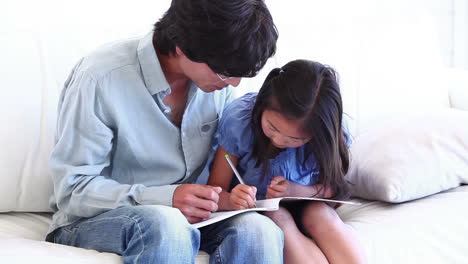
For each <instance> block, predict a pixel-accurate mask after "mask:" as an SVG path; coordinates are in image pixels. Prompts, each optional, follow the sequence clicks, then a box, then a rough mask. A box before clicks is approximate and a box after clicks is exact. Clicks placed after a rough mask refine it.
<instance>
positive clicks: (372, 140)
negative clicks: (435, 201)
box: [347, 109, 468, 203]
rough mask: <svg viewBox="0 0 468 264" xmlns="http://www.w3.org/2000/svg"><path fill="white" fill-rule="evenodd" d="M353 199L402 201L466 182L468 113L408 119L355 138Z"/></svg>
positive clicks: (439, 113)
mask: <svg viewBox="0 0 468 264" xmlns="http://www.w3.org/2000/svg"><path fill="white" fill-rule="evenodd" d="M351 154H352V156H351V158H352V162H351V167H350V170H349V173H348V175H347V177H348V180H349V181H350V182H352V183H353V184H354V186H353V195H354V196H357V197H361V198H365V199H372V200H380V201H386V202H393V203H398V202H405V201H409V200H413V199H418V198H421V197H424V196H427V195H431V194H434V193H437V192H440V191H443V190H447V189H450V188H454V187H457V186H459V185H460V184H462V183H468V112H466V111H462V110H456V109H445V110H439V111H433V112H431V113H427V114H424V115H416V114H415V115H408V116H406V117H405V118H403V117H399V118H398V119H395V120H391V121H388V122H387V123H386V124H385V125H383V126H381V127H379V128H378V129H373V130H369V131H368V132H367V133H363V134H361V135H360V136H359V137H358V138H356V140H355V143H354V145H353V146H352V148H351Z"/></svg>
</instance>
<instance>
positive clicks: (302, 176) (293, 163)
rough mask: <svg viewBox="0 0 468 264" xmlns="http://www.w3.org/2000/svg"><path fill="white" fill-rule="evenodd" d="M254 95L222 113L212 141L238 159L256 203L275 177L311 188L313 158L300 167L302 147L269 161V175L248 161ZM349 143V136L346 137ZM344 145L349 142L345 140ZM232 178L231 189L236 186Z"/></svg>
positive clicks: (316, 174) (314, 178)
mask: <svg viewBox="0 0 468 264" xmlns="http://www.w3.org/2000/svg"><path fill="white" fill-rule="evenodd" d="M256 98H257V93H248V94H246V95H244V96H242V97H240V98H238V99H236V100H234V101H233V102H232V103H231V104H230V105H229V106H227V107H226V109H225V110H224V111H223V116H222V118H221V121H220V123H219V127H218V131H217V133H216V139H217V141H218V144H219V145H220V146H222V147H223V148H224V149H225V150H226V152H228V153H229V154H231V155H233V156H236V157H238V158H239V162H238V164H237V170H238V171H239V173H240V175H241V176H242V178H243V179H244V182H245V184H247V185H251V186H256V187H257V199H265V195H266V186H267V185H268V184H269V183H270V181H271V179H273V177H275V176H283V177H284V178H286V179H287V180H289V181H292V182H295V183H298V184H301V185H309V186H310V185H314V184H316V183H317V182H318V180H319V170H318V168H317V166H316V160H315V157H314V156H313V155H310V156H309V161H308V162H306V163H305V167H304V166H303V164H304V162H303V161H304V158H305V155H304V146H301V147H298V148H287V149H285V150H284V151H283V152H281V153H279V154H278V155H277V156H276V157H275V158H273V159H270V160H269V162H270V171H267V172H266V175H265V176H263V175H262V166H259V167H258V168H255V162H256V159H254V158H252V151H253V142H254V134H253V130H252V127H251V117H252V110H253V107H254V104H255V99H256ZM346 138H347V139H349V138H350V137H349V136H346ZM347 141H348V142H347V143H348V145H349V143H350V140H347ZM237 183H238V182H237V179H236V178H235V177H233V186H234V185H235V184H237Z"/></svg>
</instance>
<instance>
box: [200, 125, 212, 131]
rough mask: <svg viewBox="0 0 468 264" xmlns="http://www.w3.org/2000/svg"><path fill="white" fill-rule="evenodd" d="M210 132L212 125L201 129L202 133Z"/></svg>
mask: <svg viewBox="0 0 468 264" xmlns="http://www.w3.org/2000/svg"><path fill="white" fill-rule="evenodd" d="M208 130H210V125H204V126H202V128H201V131H203V132H207V131H208Z"/></svg>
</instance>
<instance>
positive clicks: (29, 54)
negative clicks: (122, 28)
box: [0, 7, 468, 264]
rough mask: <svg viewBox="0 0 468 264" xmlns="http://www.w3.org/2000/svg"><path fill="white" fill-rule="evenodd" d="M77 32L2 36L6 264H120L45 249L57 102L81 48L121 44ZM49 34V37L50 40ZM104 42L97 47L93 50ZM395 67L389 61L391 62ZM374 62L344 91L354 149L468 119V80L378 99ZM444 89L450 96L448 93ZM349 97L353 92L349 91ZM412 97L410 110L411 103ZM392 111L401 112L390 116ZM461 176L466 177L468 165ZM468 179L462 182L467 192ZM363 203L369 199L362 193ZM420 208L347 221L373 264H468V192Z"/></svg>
mask: <svg viewBox="0 0 468 264" xmlns="http://www.w3.org/2000/svg"><path fill="white" fill-rule="evenodd" d="M101 8H102V9H104V7H101ZM161 10H164V8H161ZM150 18H151V19H152V17H150ZM28 26H29V25H28ZM69 26H71V27H72V29H70V31H67V30H64V31H53V30H54V29H50V31H49V32H40V31H37V32H31V31H29V30H24V28H26V27H25V25H20V26H18V27H17V28H16V29H15V30H9V31H6V32H0V40H1V43H2V49H0V57H1V58H2V61H1V62H0V72H1V78H0V87H1V88H0V89H1V96H0V110H1V115H0V123H1V124H2V126H1V128H0V146H1V149H0V183H1V184H0V263H99V264H105V263H121V258H120V256H117V255H115V254H109V253H100V252H97V251H93V250H85V249H79V248H74V247H68V246H62V245H57V244H51V243H47V242H44V236H45V233H46V231H47V229H48V226H49V224H50V221H51V212H50V208H49V207H48V199H49V197H50V194H51V193H52V183H51V180H50V178H49V176H48V171H47V166H48V157H49V153H50V151H51V149H52V146H53V135H54V128H55V118H56V107H57V100H58V94H59V92H60V89H61V88H62V83H63V81H64V79H65V77H66V75H67V74H68V72H69V71H70V69H71V66H72V65H73V64H74V63H75V62H76V61H77V59H78V58H79V57H80V56H82V55H84V53H85V52H84V50H86V51H87V49H83V48H81V49H80V48H78V49H77V47H83V46H86V47H88V46H91V44H90V43H92V44H93V45H94V43H96V42H100V43H102V42H104V41H108V40H112V38H110V36H112V34H107V35H106V36H107V37H106V38H104V37H103V36H102V35H99V33H102V32H86V31H87V29H89V28H88V27H86V26H85V28H84V29H80V27H78V26H77V25H69ZM73 26H76V27H73ZM405 28H407V26H406V25H405ZM80 30H81V31H80ZM280 30H281V28H280ZM103 31H104V30H103ZM137 31H138V30H137ZM44 34H45V35H48V36H49V38H48V39H47V40H45V39H44ZM67 34H68V35H67ZM386 34H388V32H386ZM286 35H287V34H286ZM64 36H65V37H64ZM97 36H99V39H98V40H97V39H94V42H92V41H90V40H89V38H92V37H97ZM115 36H117V35H115ZM118 36H119V37H121V36H120V35H118ZM389 39H390V38H389ZM382 41H388V39H383V40H382ZM421 42H423V40H421ZM88 44H89V45H88ZM286 44H287V43H286V42H285V41H283V42H282V44H281V45H279V48H280V49H282V50H284V51H281V50H279V53H278V55H277V57H276V58H275V59H274V60H273V62H271V63H273V64H276V65H281V64H282V63H281V64H280V63H279V61H281V59H282V58H287V59H289V57H288V56H284V55H283V54H285V52H286V51H287V50H288V48H287V47H285V46H286ZM78 51H79V52H78ZM376 52H380V51H378V50H377V51H376ZM419 55H420V56H421V57H424V56H425V55H427V54H422V53H421V54H419ZM281 56H283V57H281ZM390 57H391V55H388V54H387V58H386V59H391V58H390ZM351 59H352V58H351ZM373 59H374V58H373V57H372V53H369V55H368V57H367V58H366V60H365V61H363V62H361V64H360V67H359V69H360V70H361V72H352V74H355V73H356V74H357V75H360V77H362V78H361V81H360V82H359V83H360V85H359V86H358V87H357V86H356V87H354V88H352V85H351V84H350V83H354V82H353V81H354V79H353V78H352V77H350V75H349V74H348V75H346V71H340V73H342V76H344V78H343V81H344V82H343V85H342V86H343V90H344V91H343V93H344V94H345V99H346V107H347V111H348V112H351V113H352V115H353V116H354V117H356V120H355V121H356V122H355V124H352V125H353V127H354V129H353V130H354V131H355V132H356V133H355V136H356V140H355V144H359V142H360V141H362V140H365V138H366V137H365V136H361V135H365V133H366V132H369V131H371V129H370V127H372V126H380V125H383V124H384V123H385V122H386V121H389V120H391V119H392V118H396V119H398V118H404V117H405V116H406V114H408V113H410V112H419V111H422V112H424V110H427V109H430V108H450V107H453V108H458V109H463V110H465V111H468V77H467V76H468V74H467V73H466V72H464V71H460V72H457V71H444V73H443V74H441V75H442V76H443V77H444V82H442V83H438V82H432V79H431V81H421V80H422V79H424V76H426V75H427V76H428V77H431V78H432V77H433V76H430V75H431V74H434V72H432V71H427V72H425V71H422V72H420V73H419V74H414V72H412V73H411V74H403V75H404V77H405V80H404V81H406V84H407V86H408V82H407V81H408V80H410V82H409V84H410V85H409V86H412V87H410V88H408V87H400V88H397V87H392V85H395V84H398V85H399V84H400V81H397V82H395V83H391V82H390V83H388V82H386V83H379V86H382V87H385V89H382V90H375V86H376V85H375V84H376V82H374V81H377V80H378V79H379V78H380V77H381V76H384V75H385V72H386V71H387V70H394V69H392V68H391V67H388V68H387V69H382V70H381V71H380V72H378V73H375V72H374V75H372V76H367V75H366V73H364V70H366V69H368V70H369V69H371V68H372V67H373V66H374V64H373ZM380 59H381V58H380ZM409 62H411V61H409ZM421 63H424V61H422V62H421ZM272 66H274V65H268V67H272ZM416 66H418V65H416ZM416 66H415V65H410V66H408V68H404V69H411V68H413V67H416ZM419 66H421V67H423V66H424V67H426V66H427V65H419ZM403 67H404V66H403ZM339 68H340V67H339ZM344 68H346V67H344ZM347 69H349V68H347ZM339 70H340V69H339ZM401 71H403V70H401V69H400V72H401ZM375 74H376V75H375ZM379 74H380V75H379ZM262 75H263V76H264V75H265V71H264V72H262ZM263 76H260V79H257V80H256V81H247V82H245V85H251V86H253V87H258V83H259V82H261V78H263ZM400 77H401V76H400ZM412 78H419V80H418V81H415V79H412ZM429 79H430V78H429ZM385 81H387V80H385ZM404 81H401V83H402V84H404ZM254 84H255V85H254ZM440 84H442V85H440ZM442 86H443V87H444V89H439V88H440V87H442ZM349 87H351V88H352V89H348V90H347V89H346V88H349ZM407 88H408V89H407ZM446 88H447V89H446ZM349 90H352V92H349ZM390 91H391V93H401V96H393V97H391V100H394V101H392V102H391V104H392V106H391V107H388V103H389V102H388V100H390V99H389V94H390ZM364 95H366V96H364ZM411 96H413V97H412V98H410V99H411V100H410V99H408V98H409V97H411ZM448 98H449V99H450V101H448V100H447V99H448ZM389 108H390V109H394V110H395V111H394V112H392V111H388V109H389ZM383 109H384V110H385V111H384V110H383ZM415 109H416V110H415ZM466 115H468V112H466ZM382 117H385V120H382ZM390 117H391V118H390ZM384 121H385V122H384ZM467 133H468V131H467ZM357 162H358V163H359V160H357ZM462 166H464V167H463V168H462V169H463V170H464V171H465V172H466V170H467V169H466V167H468V163H465V164H463V165H462ZM407 176H408V177H412V175H407ZM467 177H468V175H466V174H464V175H461V176H460V177H459V178H460V182H461V183H463V181H465V180H466V178H467ZM464 183H465V184H466V183H467V182H464ZM420 184H421V185H423V184H425V182H421V183H420ZM442 189H444V188H442ZM355 194H356V195H357V196H359V195H360V193H359V192H356V193H355ZM361 196H363V197H365V195H361ZM423 196H424V195H423ZM418 198H420V199H415V200H412V201H408V202H404V203H394V204H392V203H387V202H382V201H373V200H364V199H358V198H356V200H359V201H361V202H362V205H360V206H351V205H344V206H342V207H340V208H339V209H338V213H339V215H340V216H341V217H342V219H343V221H344V222H345V223H347V224H348V225H349V226H350V227H351V228H352V230H353V231H354V232H355V233H356V235H357V237H358V239H359V241H360V243H361V244H362V245H363V247H364V249H365V251H366V254H367V257H368V259H369V263H371V264H395V263H400V264H405V263H408V264H412V263H430V264H442V263H450V264H458V263H459V264H462V263H468V245H467V244H466V241H465V240H466V237H468V225H467V224H466V223H467V222H468V210H466V209H467V206H468V186H466V185H461V186H459V187H455V188H449V189H447V190H444V191H442V192H440V193H434V194H431V195H429V196H424V197H422V196H421V197H418ZM208 258H209V256H208V255H207V254H205V253H203V252H200V254H199V255H198V256H197V259H196V262H197V263H207V261H208ZM246 263H248V260H246Z"/></svg>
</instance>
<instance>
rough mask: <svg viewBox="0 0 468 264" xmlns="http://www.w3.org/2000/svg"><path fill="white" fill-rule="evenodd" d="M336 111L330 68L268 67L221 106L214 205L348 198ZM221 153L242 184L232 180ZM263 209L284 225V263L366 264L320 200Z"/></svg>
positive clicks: (343, 140) (305, 64)
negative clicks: (254, 89)
mask: <svg viewBox="0 0 468 264" xmlns="http://www.w3.org/2000/svg"><path fill="white" fill-rule="evenodd" d="M342 115H343V106H342V100H341V95H340V89H339V86H338V83H337V78H336V74H335V72H334V70H333V69H332V68H330V67H327V66H324V65H322V64H320V63H317V62H313V61H307V60H296V61H292V62H289V63H288V64H286V65H285V66H283V67H282V68H276V69H273V70H272V71H271V72H270V73H269V75H268V76H267V78H266V80H265V82H264V83H263V86H262V87H261V89H260V91H259V92H258V94H256V93H249V94H246V95H244V96H242V97H241V98H238V99H236V100H235V101H234V102H232V103H231V104H230V105H229V106H228V107H227V108H226V109H225V111H224V116H223V118H222V120H221V122H220V124H219V128H218V134H217V138H218V143H219V147H218V150H217V153H216V156H215V160H214V163H213V167H212V170H211V175H210V179H209V184H211V185H215V186H220V187H221V188H222V189H223V191H222V192H221V193H220V198H219V203H218V206H219V208H218V210H220V211H222V210H238V209H245V208H251V207H253V206H255V201H256V199H265V198H275V197H285V196H297V197H299V196H305V197H322V198H334V199H346V198H348V196H349V186H348V185H347V182H346V181H345V179H344V175H345V174H346V172H347V170H348V165H349V155H348V149H347V147H348V146H347V143H348V142H350V139H349V136H348V135H347V134H345V133H344V131H343V126H342V124H343V121H342ZM225 154H229V155H230V157H231V160H232V161H233V163H234V164H235V165H236V167H237V169H238V171H239V173H240V174H241V175H243V180H244V182H245V185H244V184H237V183H238V181H237V179H235V178H234V179H233V171H232V169H231V168H230V167H229V164H228V162H227V161H226V159H225V157H224V156H225ZM236 184H237V185H236ZM265 214H266V215H267V216H268V217H270V218H271V219H272V220H273V221H274V222H275V223H276V224H277V225H278V226H279V227H280V228H281V229H282V230H283V233H284V240H285V248H284V258H285V263H347V264H352V263H365V262H366V261H365V258H364V253H363V251H362V249H361V248H360V247H359V246H358V243H357V240H356V238H355V237H354V235H353V233H352V232H351V231H350V229H349V227H348V226H347V225H345V224H344V223H343V222H342V221H341V219H340V218H339V216H338V215H337V214H336V212H335V210H334V209H333V207H331V206H329V205H327V204H325V203H323V202H315V201H314V202H309V201H308V202H300V203H289V204H286V205H285V206H283V207H281V208H280V210H278V211H273V212H267V213H265Z"/></svg>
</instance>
